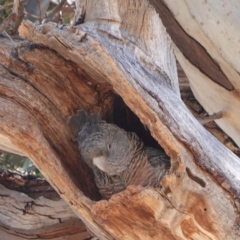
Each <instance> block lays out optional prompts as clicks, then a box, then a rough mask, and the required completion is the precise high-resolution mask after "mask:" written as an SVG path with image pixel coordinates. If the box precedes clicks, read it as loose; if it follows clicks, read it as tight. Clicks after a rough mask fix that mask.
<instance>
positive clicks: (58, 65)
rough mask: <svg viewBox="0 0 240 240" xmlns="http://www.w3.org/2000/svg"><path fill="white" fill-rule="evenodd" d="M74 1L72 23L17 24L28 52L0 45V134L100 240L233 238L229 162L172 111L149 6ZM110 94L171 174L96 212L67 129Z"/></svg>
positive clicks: (177, 109) (174, 92)
mask: <svg viewBox="0 0 240 240" xmlns="http://www.w3.org/2000/svg"><path fill="white" fill-rule="evenodd" d="M77 3H78V4H77V8H78V11H77V13H79V14H80V15H79V16H80V18H81V21H80V22H82V24H80V25H78V26H76V27H73V26H59V25H58V26H57V25H55V24H52V23H48V24H44V25H39V26H35V25H34V24H32V23H30V22H23V23H22V25H21V27H20V35H21V36H22V37H23V38H24V39H27V40H28V41H30V42H26V43H25V44H24V45H20V46H19V47H18V48H17V49H14V48H13V47H11V46H9V47H6V45H7V43H6V42H5V43H4V41H1V46H0V49H1V50H0V58H1V64H2V68H1V78H0V79H1V80H0V85H1V86H0V97H1V98H0V101H1V107H0V115H1V117H0V122H1V124H0V132H1V135H3V136H4V137H5V138H7V139H8V141H9V142H11V144H12V147H14V149H16V150H17V151H20V152H22V153H23V154H24V155H27V156H28V157H30V158H31V159H32V160H33V161H34V163H35V164H36V165H37V166H38V167H39V169H40V170H41V172H42V173H43V174H44V176H45V177H46V178H47V180H48V181H49V182H50V183H51V185H52V186H53V187H54V188H55V189H56V190H57V192H58V193H59V195H60V196H61V197H62V198H63V199H64V200H65V201H66V202H67V203H68V204H69V205H70V206H71V207H72V208H73V209H74V210H75V212H76V213H77V214H78V216H79V217H80V218H81V219H82V221H83V222H84V223H85V224H86V226H87V227H88V228H89V229H90V231H92V232H93V233H94V234H95V235H97V236H98V237H99V238H100V239H114V238H115V239H226V240H227V239H237V238H239V219H238V215H239V192H240V189H239V186H240V185H239V184H240V175H239V171H240V162H239V159H238V157H237V156H236V155H234V154H233V153H232V152H231V151H229V150H228V149H227V148H226V147H224V146H223V145H222V144H221V143H220V142H219V141H218V140H217V139H216V138H214V137H213V136H212V135H211V134H210V133H209V132H208V131H206V130H205V129H204V128H203V127H202V126H201V125H200V123H199V122H198V121H197V120H196V119H195V118H194V117H193V116H192V115H191V114H190V112H189V111H188V110H187V108H186V106H185V105H184V103H183V102H182V100H181V98H180V92H179V87H178V80H177V71H176V63H175V59H174V55H173V49H172V45H171V40H170V38H169V36H168V35H167V33H166V31H165V28H164V27H163V25H162V22H161V20H160V18H159V16H158V14H157V13H156V11H155V9H154V8H153V6H151V5H150V4H149V2H148V1H137V0H136V1H129V0H125V1H122V0H121V1H120V0H119V1H118V0H114V1H107V0H105V1H101V3H100V1H96V0H89V1H81V2H80V1H77ZM84 17H85V18H84ZM83 19H84V20H83ZM136 19H137V21H136ZM219 74H221V73H219ZM113 92H115V93H116V94H118V95H120V96H121V97H122V98H123V100H124V102H125V103H126V105H127V106H128V107H129V108H130V109H131V110H132V111H133V113H135V114H136V115H137V116H138V117H139V118H140V120H141V122H142V123H143V124H144V125H145V126H146V127H147V128H148V129H149V130H150V132H151V135H152V136H153V137H154V138H155V139H156V140H157V141H158V143H159V144H160V145H161V146H162V147H163V148H164V150H165V151H166V153H167V154H168V155H169V156H170V157H171V169H170V171H169V173H168V174H167V175H166V177H165V178H164V179H163V180H162V185H163V187H162V188H161V189H153V188H146V189H144V188H142V187H140V186H130V187H129V188H128V189H127V190H125V191H123V192H121V193H119V194H116V195H114V196H113V197H112V198H111V199H110V200H109V201H98V202H96V201H94V200H97V199H99V198H98V197H99V196H98V195H97V190H96V188H95V186H94V184H93V182H94V181H93V179H92V174H91V172H90V170H89V169H88V168H87V166H86V165H85V164H84V163H83V162H82V161H81V159H80V155H79V152H78V150H77V144H76V141H75V140H74V136H73V131H72V129H71V128H70V127H69V126H68V125H67V120H68V118H69V117H70V116H71V115H72V114H73V113H74V112H76V111H77V109H80V108H84V109H86V110H87V111H90V112H101V113H102V115H103V117H104V118H106V119H110V118H111V117H110V116H111V113H112V108H113V98H114V94H113ZM226 159H227V160H226ZM88 197H90V198H91V200H90V199H89V198H88Z"/></svg>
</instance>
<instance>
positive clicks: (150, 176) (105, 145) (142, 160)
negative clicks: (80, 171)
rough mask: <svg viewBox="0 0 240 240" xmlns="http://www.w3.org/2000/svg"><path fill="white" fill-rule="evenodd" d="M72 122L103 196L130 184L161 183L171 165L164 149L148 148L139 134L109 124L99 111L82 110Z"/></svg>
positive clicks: (85, 159)
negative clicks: (98, 113) (91, 112)
mask: <svg viewBox="0 0 240 240" xmlns="http://www.w3.org/2000/svg"><path fill="white" fill-rule="evenodd" d="M70 124H72V125H73V126H75V128H76V131H77V133H78V136H77V141H78V148H79V150H80V153H81V156H82V159H83V160H84V161H85V162H86V163H87V164H88V166H89V167H91V168H92V170H93V173H94V178H95V182H96V185H97V186H98V188H99V191H100V194H101V195H102V197H103V198H105V199H108V198H110V196H111V195H113V194H114V193H118V192H120V191H122V190H124V189H126V187H127V186H128V185H142V186H153V187H158V186H160V180H161V179H162V177H163V176H164V175H165V174H166V172H167V171H168V169H169V167H170V159H169V157H168V156H167V155H166V154H165V153H164V152H163V151H161V150H157V149H154V148H151V147H145V146H144V144H143V142H142V141H141V140H140V139H139V138H138V136H137V135H136V134H135V133H132V132H126V131H124V130H123V129H121V128H119V127H117V126H116V125H114V124H109V123H106V122H105V121H103V120H101V118H100V116H99V115H97V114H91V115H88V114H87V113H86V112H85V111H83V110H81V111H79V112H78V114H77V115H75V116H73V117H72V118H71V119H70Z"/></svg>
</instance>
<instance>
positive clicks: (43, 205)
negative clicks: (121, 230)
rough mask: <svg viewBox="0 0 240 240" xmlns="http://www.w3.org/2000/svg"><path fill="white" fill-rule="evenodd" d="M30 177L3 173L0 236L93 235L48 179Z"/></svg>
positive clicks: (15, 239)
mask: <svg viewBox="0 0 240 240" xmlns="http://www.w3.org/2000/svg"><path fill="white" fill-rule="evenodd" d="M31 178H32V179H31ZM31 178H30V177H22V176H21V175H19V174H16V173H10V172H5V171H2V170H1V172H0V183H2V184H4V185H2V184H0V206H1V211H0V219H1V221H0V234H1V235H0V236H1V237H0V238H1V239H8V240H21V239H22V240H25V239H59V240H61V239H68V240H71V239H79V240H80V239H86V238H89V237H91V234H90V233H89V232H88V231H87V230H86V228H85V225H84V224H83V222H82V221H80V220H79V219H78V217H77V216H76V214H75V213H74V212H73V211H72V209H71V208H70V207H69V206H68V205H67V204H66V203H65V202H64V201H63V200H62V199H60V198H59V196H58V194H57V193H56V192H55V191H54V189H52V187H51V186H50V185H49V183H47V182H46V180H40V179H36V178H33V177H31ZM23 192H24V193H23Z"/></svg>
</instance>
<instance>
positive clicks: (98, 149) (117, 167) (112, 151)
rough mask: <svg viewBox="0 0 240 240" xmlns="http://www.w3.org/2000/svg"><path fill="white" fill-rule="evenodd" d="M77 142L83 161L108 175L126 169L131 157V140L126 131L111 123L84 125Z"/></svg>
mask: <svg viewBox="0 0 240 240" xmlns="http://www.w3.org/2000/svg"><path fill="white" fill-rule="evenodd" d="M87 128H88V129H87ZM89 128H91V129H89ZM86 132H87V134H85V133H86ZM78 144H79V150H80V152H81V155H82V157H83V159H84V161H85V162H86V163H87V164H88V165H89V166H90V167H91V168H95V167H97V168H98V169H100V170H101V171H103V172H105V173H106V174H108V175H109V176H112V175H119V174H120V173H121V172H123V171H124V170H126V169H127V168H128V166H129V164H130V162H131V159H132V156H131V141H130V140H129V138H128V135H127V133H126V132H125V131H124V130H122V129H120V128H118V127H117V126H115V125H113V124H107V123H101V124H95V126H92V125H89V126H86V129H85V128H83V130H82V131H81V132H80V133H79V136H78Z"/></svg>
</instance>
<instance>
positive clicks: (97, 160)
mask: <svg viewBox="0 0 240 240" xmlns="http://www.w3.org/2000/svg"><path fill="white" fill-rule="evenodd" d="M93 165H95V166H96V167H98V168H99V169H100V170H102V171H103V172H106V157H105V156H99V157H94V158H93Z"/></svg>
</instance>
